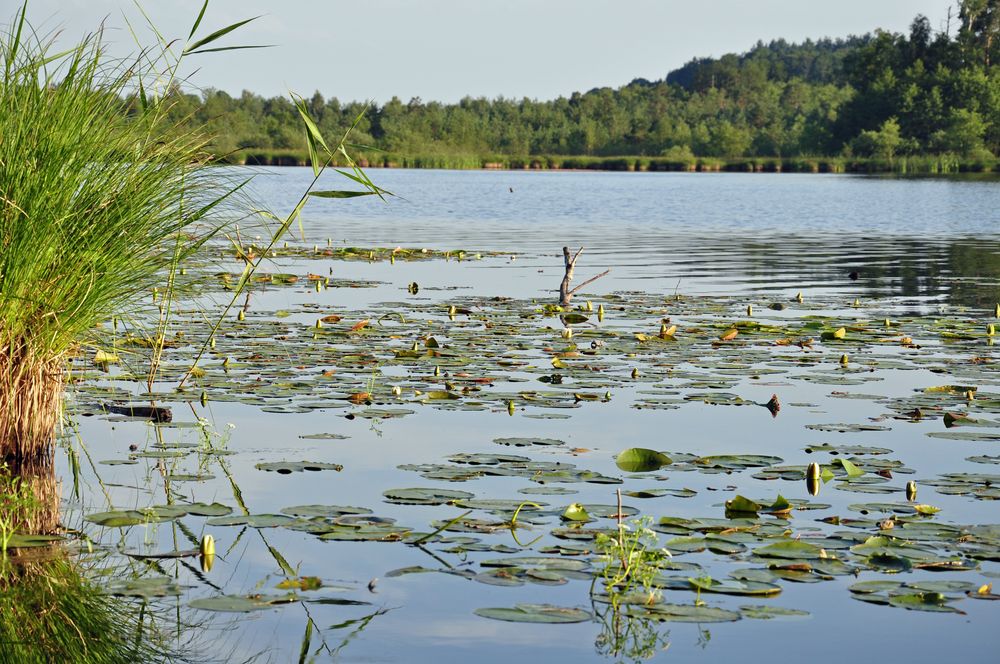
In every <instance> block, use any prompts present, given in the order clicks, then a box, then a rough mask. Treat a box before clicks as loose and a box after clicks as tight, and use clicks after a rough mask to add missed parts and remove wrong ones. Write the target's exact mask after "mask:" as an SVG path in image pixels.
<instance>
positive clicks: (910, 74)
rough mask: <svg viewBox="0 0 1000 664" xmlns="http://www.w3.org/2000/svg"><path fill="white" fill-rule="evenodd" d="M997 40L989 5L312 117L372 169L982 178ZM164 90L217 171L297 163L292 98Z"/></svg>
mask: <svg viewBox="0 0 1000 664" xmlns="http://www.w3.org/2000/svg"><path fill="white" fill-rule="evenodd" d="M998 34H1000V0H963V2H961V3H960V5H959V10H958V12H957V15H956V16H954V17H953V18H950V19H949V24H948V26H947V27H946V29H945V30H942V31H934V30H933V29H932V26H931V25H930V22H929V21H928V20H927V18H926V17H923V16H917V17H916V18H915V19H914V20H913V22H912V24H911V26H910V30H909V33H908V34H899V33H892V32H885V31H881V30H878V31H875V32H874V33H871V34H867V35H864V36H860V37H849V38H846V39H821V40H818V41H805V42H803V43H800V44H791V43H788V42H786V41H783V40H778V41H773V42H770V43H767V44H764V43H758V44H757V45H756V46H754V47H753V48H752V49H750V50H749V51H747V52H746V53H743V54H739V55H736V54H728V55H724V56H722V57H720V58H699V59H695V60H692V61H690V62H689V63H687V64H686V65H684V66H683V67H681V68H679V69H676V70H674V71H671V72H669V73H667V74H666V75H665V76H664V78H663V79H661V80H657V81H649V80H645V79H636V80H633V81H632V82H630V83H628V84H627V85H623V86H622V87H619V88H617V89H612V88H607V87H604V88H595V89H592V90H589V91H587V92H582V93H574V94H572V95H571V96H569V97H559V98H557V99H554V100H549V101H538V100H534V99H527V98H525V99H520V100H516V99H506V98H497V99H485V98H471V97H466V98H464V99H462V100H461V101H459V102H458V103H454V104H443V103H439V102H434V101H428V102H425V101H422V100H421V99H419V98H414V99H411V100H409V101H408V102H403V101H402V100H400V99H397V98H393V99H391V100H390V101H389V102H387V103H385V104H382V105H366V104H364V103H361V102H356V101H354V102H342V101H340V100H339V99H337V98H336V97H331V98H326V97H324V96H323V95H322V94H321V93H320V92H318V91H317V92H316V93H315V94H313V95H312V97H311V98H310V99H309V100H308V105H309V108H310V110H311V112H312V114H313V117H314V119H315V120H316V122H317V124H318V125H319V126H320V128H321V129H322V130H323V131H324V132H329V133H330V134H331V135H332V134H337V133H342V132H343V131H345V130H346V129H347V128H348V127H350V126H351V125H352V124H354V123H355V121H356V122H357V124H356V127H355V130H354V134H353V140H354V142H355V143H357V144H360V145H362V146H368V149H362V153H364V154H365V155H366V157H367V159H368V160H369V161H370V162H371V163H372V164H373V165H407V166H439V167H474V168H480V167H483V166H503V167H529V166H535V167H543V168H544V167H588V166H596V167H608V168H629V169H631V168H659V167H662V168H695V167H699V168H703V167H707V168H725V167H732V166H734V165H735V166H736V167H739V168H746V167H749V168H754V167H757V168H760V167H761V166H762V165H764V167H767V166H768V165H770V167H773V168H775V169H778V168H782V167H784V168H785V169H788V168H799V169H802V170H817V169H818V168H820V167H827V168H830V169H831V170H842V169H844V168H850V167H852V165H853V166H858V167H862V168H875V169H884V168H896V169H897V170H898V164H903V165H904V169H905V168H906V166H905V165H906V164H910V165H911V166H910V168H911V169H912V168H914V166H920V167H923V168H924V169H926V170H957V169H958V168H959V167H963V168H970V169H973V170H983V169H990V168H993V166H994V164H995V163H996V156H997V155H998V154H1000V38H998ZM172 94H173V96H174V102H175V105H174V113H175V115H176V118H177V119H178V120H179V121H182V122H185V123H194V124H198V125H202V126H204V127H205V128H207V129H208V130H209V131H211V132H212V133H213V134H214V135H215V136H216V139H215V142H214V149H215V151H216V154H217V155H218V156H219V157H220V158H221V159H224V160H228V161H232V162H240V163H242V162H244V161H249V162H251V163H304V162H305V160H306V156H305V155H306V147H305V138H304V136H303V134H302V131H301V129H300V123H299V121H298V119H297V114H296V111H295V108H294V106H293V105H292V103H291V102H290V101H289V100H287V99H285V98H281V97H275V98H270V99H265V98H262V97H260V96H258V95H256V94H253V93H252V92H248V91H244V92H243V94H242V95H241V96H239V97H232V96H230V95H229V94H227V93H225V92H223V91H219V90H207V91H205V92H204V93H203V94H202V95H201V96H196V95H193V94H189V93H184V92H182V91H180V90H179V89H175V90H174V91H173V93H172Z"/></svg>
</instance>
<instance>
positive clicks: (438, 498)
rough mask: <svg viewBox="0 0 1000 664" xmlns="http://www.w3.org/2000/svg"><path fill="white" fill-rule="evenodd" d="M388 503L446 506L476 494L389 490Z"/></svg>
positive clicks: (413, 489) (444, 491)
mask: <svg viewBox="0 0 1000 664" xmlns="http://www.w3.org/2000/svg"><path fill="white" fill-rule="evenodd" d="M382 495H383V496H385V499H386V502H390V503H397V504H400V505H444V504H445V503H452V502H455V501H456V500H465V499H468V498H472V497H473V496H474V495H475V494H472V493H469V492H468V491H456V490H454V489H434V488H419V487H417V488H407V489H389V490H388V491H383V492H382Z"/></svg>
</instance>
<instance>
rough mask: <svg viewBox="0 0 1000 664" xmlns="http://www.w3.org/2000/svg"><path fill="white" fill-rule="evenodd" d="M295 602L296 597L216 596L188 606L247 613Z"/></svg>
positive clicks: (190, 603)
mask: <svg viewBox="0 0 1000 664" xmlns="http://www.w3.org/2000/svg"><path fill="white" fill-rule="evenodd" d="M297 601H298V597H296V596H295V595H218V596H216V597H204V598H201V599H196V600H193V601H191V602H189V603H188V606H190V607H191V608H193V609H201V610H203V611H222V612H229V613H249V612H251V611H263V610H265V609H271V608H275V607H277V606H281V605H283V604H289V603H291V602H297Z"/></svg>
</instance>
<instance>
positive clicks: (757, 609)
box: [740, 604, 810, 620]
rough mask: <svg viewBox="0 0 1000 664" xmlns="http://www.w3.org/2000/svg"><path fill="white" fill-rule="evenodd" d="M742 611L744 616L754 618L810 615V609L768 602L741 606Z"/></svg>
mask: <svg viewBox="0 0 1000 664" xmlns="http://www.w3.org/2000/svg"><path fill="white" fill-rule="evenodd" d="M740 613H742V614H743V617H744V618H752V619H754V620H774V619H776V618H806V617H808V616H809V615H810V613H809V612H808V611H800V610H799V609H787V608H785V607H783V606H769V605H767V604H752V605H744V606H741V607H740Z"/></svg>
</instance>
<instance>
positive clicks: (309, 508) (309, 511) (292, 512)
mask: <svg viewBox="0 0 1000 664" xmlns="http://www.w3.org/2000/svg"><path fill="white" fill-rule="evenodd" d="M281 513H282V514H287V515H288V516H297V517H302V518H304V519H311V518H313V517H329V518H335V517H338V516H343V515H345V514H371V513H372V511H371V510H370V509H368V508H367V507H348V506H345V505H293V506H292V507H283V508H281Z"/></svg>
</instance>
